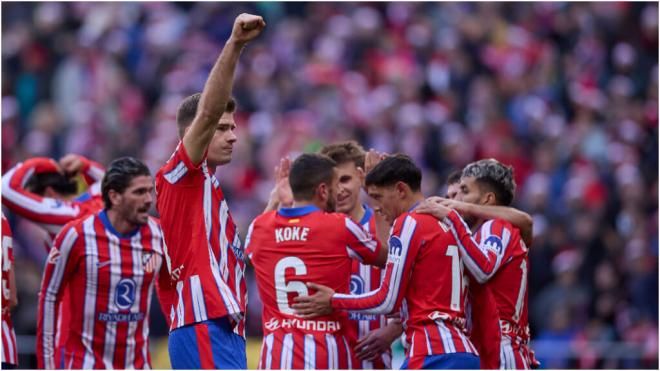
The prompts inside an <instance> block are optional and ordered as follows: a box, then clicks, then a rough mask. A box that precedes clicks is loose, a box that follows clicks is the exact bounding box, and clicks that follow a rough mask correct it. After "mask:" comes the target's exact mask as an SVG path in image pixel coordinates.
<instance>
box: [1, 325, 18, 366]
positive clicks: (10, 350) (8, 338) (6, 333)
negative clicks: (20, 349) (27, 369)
mask: <svg viewBox="0 0 660 371" xmlns="http://www.w3.org/2000/svg"><path fill="white" fill-rule="evenodd" d="M2 336H3V337H4V338H5V341H3V342H2V345H3V348H2V362H6V363H11V364H13V365H15V364H17V362H16V358H14V342H15V341H16V335H15V334H14V329H11V330H10V329H9V326H8V325H7V322H5V321H2ZM5 342H6V343H7V349H4V344H5ZM5 351H6V352H7V354H8V355H9V359H5Z"/></svg>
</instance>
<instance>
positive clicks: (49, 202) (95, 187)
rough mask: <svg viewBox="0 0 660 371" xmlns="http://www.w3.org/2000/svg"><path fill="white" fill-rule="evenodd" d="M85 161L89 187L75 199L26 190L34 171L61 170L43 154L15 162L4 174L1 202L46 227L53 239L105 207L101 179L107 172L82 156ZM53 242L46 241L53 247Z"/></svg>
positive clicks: (84, 170) (46, 245) (39, 172)
mask: <svg viewBox="0 0 660 371" xmlns="http://www.w3.org/2000/svg"><path fill="white" fill-rule="evenodd" d="M80 158H81V160H82V161H83V163H84V165H83V169H82V174H83V177H84V179H85V181H86V182H87V184H88V185H89V189H88V190H87V191H86V192H85V193H83V194H82V195H80V196H78V197H77V198H76V199H75V200H73V201H63V200H58V199H55V198H51V197H42V196H39V195H37V194H34V193H32V192H30V191H28V190H26V189H25V184H26V183H27V181H28V180H29V179H30V177H31V176H32V175H34V174H41V173H53V172H57V171H58V167H57V163H56V162H55V161H54V160H52V159H50V158H44V157H35V158H31V159H29V160H26V161H25V162H21V163H18V164H16V166H14V167H13V168H12V169H10V170H9V171H8V172H7V173H6V174H5V175H4V176H3V177H2V204H3V205H5V206H6V207H7V208H9V210H11V211H12V212H14V213H16V214H17V215H20V216H22V217H23V218H25V219H27V220H29V221H31V222H33V223H36V224H38V225H40V226H41V227H43V228H44V229H45V230H46V231H47V232H48V234H49V235H50V237H51V240H52V239H53V238H54V237H55V235H56V234H57V233H59V231H60V230H61V229H62V227H64V225H65V224H67V223H68V222H70V221H72V220H75V219H78V218H80V217H83V216H85V215H88V214H91V213H95V212H97V211H99V210H101V209H102V208H103V200H102V198H101V180H102V179H103V175H105V170H104V168H103V166H101V165H99V164H98V163H96V162H94V161H91V160H88V159H86V158H84V157H82V156H80ZM51 245H52V241H46V243H45V247H46V249H47V250H50V246H51Z"/></svg>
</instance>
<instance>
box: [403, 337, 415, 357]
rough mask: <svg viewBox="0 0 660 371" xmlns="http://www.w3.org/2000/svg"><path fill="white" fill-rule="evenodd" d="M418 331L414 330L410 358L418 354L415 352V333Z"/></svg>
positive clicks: (411, 338)
mask: <svg viewBox="0 0 660 371" xmlns="http://www.w3.org/2000/svg"><path fill="white" fill-rule="evenodd" d="M416 333H417V332H416V331H413V334H412V336H411V337H410V355H409V356H408V357H410V358H412V357H413V356H416V355H417V354H415V334H416ZM404 339H405V337H404ZM404 345H405V344H404Z"/></svg>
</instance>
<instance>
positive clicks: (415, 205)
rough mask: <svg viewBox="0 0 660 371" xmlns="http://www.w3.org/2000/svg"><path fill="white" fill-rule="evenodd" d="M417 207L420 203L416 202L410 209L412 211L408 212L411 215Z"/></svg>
mask: <svg viewBox="0 0 660 371" xmlns="http://www.w3.org/2000/svg"><path fill="white" fill-rule="evenodd" d="M417 205H419V201H417V202H415V204H414V205H412V206H411V207H410V210H408V212H409V213H411V212H412V211H413V210H415V208H416V207H417Z"/></svg>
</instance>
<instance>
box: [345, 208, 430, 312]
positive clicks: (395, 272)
mask: <svg viewBox="0 0 660 371" xmlns="http://www.w3.org/2000/svg"><path fill="white" fill-rule="evenodd" d="M416 227H417V221H416V220H415V219H413V218H411V217H410V216H406V219H405V220H404V222H403V228H402V229H401V236H400V237H399V239H400V240H401V244H402V248H401V254H400V255H398V256H389V257H388V263H389V262H390V261H392V262H394V264H393V266H392V275H391V276H390V285H389V288H390V289H389V290H388V292H387V296H386V297H385V300H383V302H382V303H381V304H380V305H379V306H377V307H375V308H371V309H365V310H356V311H353V312H359V313H375V314H379V313H389V312H391V311H392V309H394V304H396V299H397V297H398V296H399V288H400V286H401V279H402V275H403V268H404V266H405V263H406V257H407V255H408V249H409V247H410V241H411V239H412V236H413V233H414V232H415V228H416ZM376 291H377V290H374V291H370V292H367V293H364V294H362V295H347V294H334V297H336V298H347V297H348V298H351V299H361V298H367V297H371V296H373V295H374V294H375V293H376Z"/></svg>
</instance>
